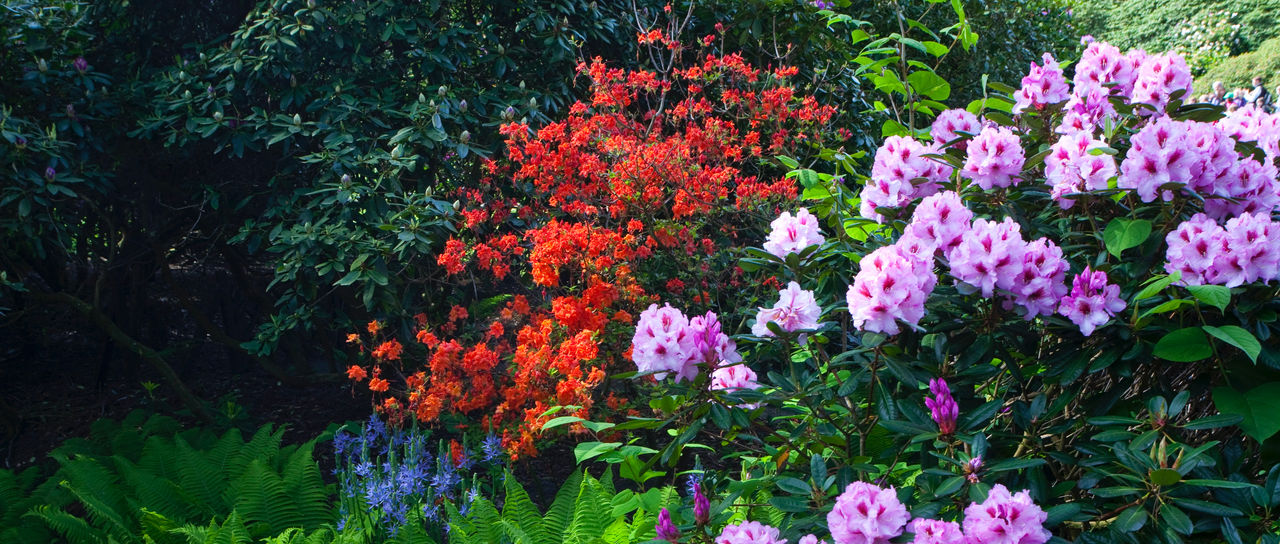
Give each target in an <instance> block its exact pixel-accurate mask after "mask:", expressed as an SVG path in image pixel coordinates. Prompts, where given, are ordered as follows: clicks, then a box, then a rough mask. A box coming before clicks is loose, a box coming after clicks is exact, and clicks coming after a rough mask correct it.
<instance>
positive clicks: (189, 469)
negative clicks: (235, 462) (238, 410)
mask: <svg viewBox="0 0 1280 544" xmlns="http://www.w3.org/2000/svg"><path fill="white" fill-rule="evenodd" d="M173 445H174V453H175V456H174V457H175V458H176V460H177V467H176V468H177V473H178V477H177V478H176V479H175V483H177V484H178V486H179V487H181V488H182V490H183V491H184V492H186V493H188V494H189V495H190V497H191V498H192V503H193V505H194V506H196V507H197V508H198V509H199V511H200V512H202V513H203V515H204V516H206V517H212V516H216V515H219V514H221V513H223V512H226V511H228V510H230V509H231V507H230V504H229V503H228V502H227V501H226V500H225V499H224V497H223V493H224V492H225V491H226V489H227V474H226V473H224V472H222V471H221V470H218V467H216V466H215V465H212V464H210V463H209V462H208V459H207V458H206V457H205V455H204V453H203V452H200V451H197V450H196V449H195V448H192V447H191V445H190V444H189V443H187V441H186V440H185V439H183V438H182V437H177V438H174V441H173Z"/></svg>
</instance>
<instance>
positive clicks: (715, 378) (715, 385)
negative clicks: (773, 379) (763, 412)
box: [711, 364, 760, 409]
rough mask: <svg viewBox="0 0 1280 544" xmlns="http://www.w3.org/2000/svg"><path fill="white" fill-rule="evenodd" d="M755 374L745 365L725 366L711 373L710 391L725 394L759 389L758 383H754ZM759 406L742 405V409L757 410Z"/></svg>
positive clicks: (752, 404)
mask: <svg viewBox="0 0 1280 544" xmlns="http://www.w3.org/2000/svg"><path fill="white" fill-rule="evenodd" d="M756 378H757V376H756V373H755V371H753V370H751V369H750V368H749V367H747V365H744V364H736V365H725V366H722V367H720V368H717V369H716V370H715V371H714V372H712V373H711V390H712V391H723V392H725V393H733V392H735V391H741V390H743V389H759V388H760V383H759V382H757V381H756ZM759 406H760V405H759V404H754V403H751V404H743V405H742V407H743V408H747V409H754V408H758V407H759Z"/></svg>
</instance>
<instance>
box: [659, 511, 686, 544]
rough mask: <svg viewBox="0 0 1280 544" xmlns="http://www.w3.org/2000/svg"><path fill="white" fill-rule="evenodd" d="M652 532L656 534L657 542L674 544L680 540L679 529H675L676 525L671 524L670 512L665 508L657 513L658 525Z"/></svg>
mask: <svg viewBox="0 0 1280 544" xmlns="http://www.w3.org/2000/svg"><path fill="white" fill-rule="evenodd" d="M653 530H654V531H655V532H656V533H658V540H665V541H667V542H671V543H672V544H675V542H676V541H677V540H679V538H680V529H677V528H676V525H675V524H674V523H671V512H668V511H667V509H666V508H663V509H662V511H661V512H658V525H657V526H656V527H654V529H653Z"/></svg>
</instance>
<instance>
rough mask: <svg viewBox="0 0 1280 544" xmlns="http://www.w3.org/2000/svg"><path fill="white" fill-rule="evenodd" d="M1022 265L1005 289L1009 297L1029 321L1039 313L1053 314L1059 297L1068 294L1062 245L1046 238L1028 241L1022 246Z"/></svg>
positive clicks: (1065, 263)
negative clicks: (1059, 245)
mask: <svg viewBox="0 0 1280 544" xmlns="http://www.w3.org/2000/svg"><path fill="white" fill-rule="evenodd" d="M1021 264H1022V266H1021V270H1019V271H1018V272H1017V273H1016V274H1014V276H1013V280H1012V281H1011V282H1009V285H1008V286H1007V287H1005V289H1006V290H1007V291H1008V292H1009V294H1010V296H1011V297H1012V298H1011V301H1012V302H1013V303H1014V304H1016V305H1018V306H1019V307H1021V308H1022V309H1024V310H1026V312H1025V313H1024V314H1023V318H1024V319H1026V320H1028V321H1030V320H1031V319H1033V318H1035V317H1036V316H1038V315H1053V313H1054V310H1056V309H1057V307H1058V301H1059V300H1060V299H1061V298H1062V297H1063V296H1064V295H1066V294H1067V285H1066V277H1067V268H1068V267H1067V261H1066V260H1064V259H1063V258H1062V248H1060V247H1058V246H1057V245H1056V244H1054V243H1053V242H1050V241H1049V240H1048V239H1046V238H1040V239H1038V240H1033V241H1031V242H1028V243H1027V244H1026V245H1025V246H1024V247H1023V252H1022V263H1021Z"/></svg>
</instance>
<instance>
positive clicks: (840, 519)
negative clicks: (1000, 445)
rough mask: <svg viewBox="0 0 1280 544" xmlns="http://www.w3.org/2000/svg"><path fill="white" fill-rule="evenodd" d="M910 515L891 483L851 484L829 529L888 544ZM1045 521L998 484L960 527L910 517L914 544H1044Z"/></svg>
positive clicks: (848, 539) (854, 542)
mask: <svg viewBox="0 0 1280 544" xmlns="http://www.w3.org/2000/svg"><path fill="white" fill-rule="evenodd" d="M910 519H911V515H910V514H908V513H907V509H906V507H905V506H903V505H902V503H901V502H900V501H898V496H897V493H896V492H895V491H894V489H893V488H892V487H890V488H888V489H884V488H881V487H879V486H875V485H872V484H868V483H865V482H854V483H852V484H849V487H847V488H845V491H844V493H842V494H840V496H839V497H837V498H836V504H835V507H834V508H832V510H831V512H830V513H828V514H827V527H828V528H829V529H830V530H831V539H832V540H833V541H834V542H835V544H888V543H889V542H890V541H891V540H893V539H895V538H897V537H898V536H900V535H901V534H902V533H903V532H904V530H905V529H906V528H907V526H908V523H907V522H908V521H909V520H910ZM1046 519H1048V515H1047V514H1046V513H1045V512H1044V511H1043V510H1041V509H1040V507H1039V506H1036V504H1035V503H1034V502H1033V501H1032V500H1031V496H1030V495H1029V494H1028V493H1027V492H1026V491H1020V492H1018V493H1016V494H1011V493H1009V490H1008V489H1007V488H1005V487H1004V486H1003V485H1001V484H996V485H995V486H993V487H992V488H991V491H990V492H989V493H988V494H987V499H986V500H985V501H983V502H981V503H971V504H970V505H969V507H968V508H966V509H965V511H964V525H963V530H962V529H961V525H960V524H959V523H956V522H949V521H940V520H935V519H924V518H920V519H916V520H914V521H911V523H910V528H911V531H912V532H913V533H914V534H915V539H914V540H913V541H912V542H914V543H915V544H1044V543H1045V542H1048V541H1049V539H1050V538H1052V536H1053V535H1051V534H1050V533H1049V531H1048V530H1046V529H1045V528H1044V522H1045V520H1046ZM805 538H808V537H805ZM816 540H817V539H816V537H815V538H814V541H816ZM716 542H720V541H719V540H717V541H716ZM801 542H804V541H803V540H802V541H801Z"/></svg>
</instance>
